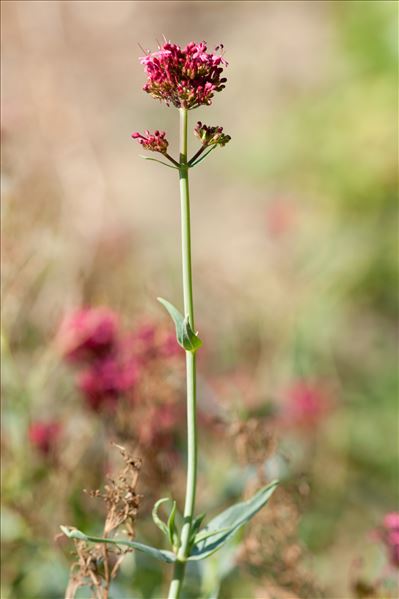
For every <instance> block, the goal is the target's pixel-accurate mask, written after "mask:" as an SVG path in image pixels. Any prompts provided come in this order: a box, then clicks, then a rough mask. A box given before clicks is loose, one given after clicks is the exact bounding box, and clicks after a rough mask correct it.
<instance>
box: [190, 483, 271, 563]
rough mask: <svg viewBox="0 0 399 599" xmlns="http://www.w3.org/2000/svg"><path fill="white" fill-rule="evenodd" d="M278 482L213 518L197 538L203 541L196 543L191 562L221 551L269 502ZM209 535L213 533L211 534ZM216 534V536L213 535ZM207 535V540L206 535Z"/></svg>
mask: <svg viewBox="0 0 399 599" xmlns="http://www.w3.org/2000/svg"><path fill="white" fill-rule="evenodd" d="M277 485H278V482H277V481H275V482H272V483H271V484H270V485H267V486H265V487H263V488H262V489H259V491H258V492H257V493H255V495H254V496H253V497H251V499H248V501H242V502H240V503H237V504H236V505H233V506H231V507H229V508H228V509H227V510H224V511H223V512H221V513H220V514H219V515H218V516H216V517H215V518H213V519H212V520H211V521H210V522H209V524H208V525H207V526H206V527H205V528H203V529H202V530H201V531H200V532H199V533H198V535H197V536H199V535H201V536H202V540H198V541H196V542H195V544H194V546H193V548H192V550H191V554H190V557H189V558H188V559H189V560H191V561H192V560H199V559H205V558H206V557H208V556H209V555H212V553H215V551H217V550H218V549H220V548H221V547H222V546H223V545H224V544H225V543H226V542H227V541H228V540H229V539H230V538H231V537H232V536H233V535H234V534H235V533H236V532H237V531H238V530H239V529H240V528H241V527H242V526H244V524H246V523H247V522H248V521H249V520H250V519H251V518H252V517H253V516H255V514H256V513H257V512H259V510H260V509H262V507H263V506H264V505H265V504H266V503H267V502H268V500H269V499H270V497H271V495H272V494H273V492H274V490H275V488H276V487H277ZM208 533H212V534H209V535H208ZM213 533H214V534H213ZM205 534H206V535H207V538H206V537H205V536H204V535H205Z"/></svg>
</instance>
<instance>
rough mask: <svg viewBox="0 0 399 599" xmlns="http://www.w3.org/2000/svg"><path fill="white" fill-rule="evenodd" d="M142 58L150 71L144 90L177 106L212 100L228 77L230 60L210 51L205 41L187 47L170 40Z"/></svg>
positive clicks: (200, 104)
mask: <svg viewBox="0 0 399 599" xmlns="http://www.w3.org/2000/svg"><path fill="white" fill-rule="evenodd" d="M217 50H218V48H216V50H215V52H216V51H217ZM140 62H141V63H142V64H143V65H144V69H145V72H146V74H147V82H146V84H145V85H144V87H143V89H144V91H145V92H147V93H148V94H150V95H151V96H152V97H153V98H156V99H158V100H161V101H164V102H165V103H166V104H167V105H168V106H169V105H170V104H173V106H176V108H187V109H193V108H197V107H198V106H202V105H204V104H206V105H209V104H211V103H212V98H213V96H214V93H215V92H220V91H222V90H223V89H224V87H225V85H224V84H225V83H226V81H227V80H226V78H224V77H222V76H221V75H222V73H223V68H224V66H227V62H226V61H225V60H224V59H223V58H222V56H220V55H219V54H211V53H209V52H207V46H206V44H205V42H201V43H195V42H190V43H189V44H188V45H187V46H186V47H185V48H181V47H180V46H178V45H177V44H172V43H170V42H166V43H165V44H163V46H159V47H158V51H156V52H148V54H146V55H145V56H143V57H142V58H140Z"/></svg>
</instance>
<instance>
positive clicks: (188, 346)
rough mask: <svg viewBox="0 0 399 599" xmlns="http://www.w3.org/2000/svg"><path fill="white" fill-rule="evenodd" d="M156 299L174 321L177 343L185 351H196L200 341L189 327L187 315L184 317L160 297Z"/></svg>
mask: <svg viewBox="0 0 399 599" xmlns="http://www.w3.org/2000/svg"><path fill="white" fill-rule="evenodd" d="M157 299H158V301H159V302H160V303H161V304H162V305H163V306H164V307H165V308H166V310H167V311H168V312H169V315H170V317H171V318H172V320H173V322H174V323H175V327H176V339H177V342H178V344H179V345H181V347H182V348H183V349H185V350H186V351H191V352H195V351H197V349H198V348H199V347H201V345H202V341H201V339H200V338H199V337H198V335H196V333H194V331H193V329H192V328H191V325H190V321H189V318H188V316H186V317H184V316H183V314H181V312H179V310H178V309H177V308H175V306H174V305H173V304H171V303H170V302H168V301H167V300H165V299H163V298H162V297H158V298H157Z"/></svg>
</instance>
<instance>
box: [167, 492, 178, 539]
mask: <svg viewBox="0 0 399 599" xmlns="http://www.w3.org/2000/svg"><path fill="white" fill-rule="evenodd" d="M175 518H176V501H174V502H173V505H172V509H171V512H170V515H169V518H168V526H167V528H168V536H169V541H170V544H171V545H172V547H173V548H174V549H175V548H176V549H178V548H179V545H180V540H179V535H178V532H177V529H176V524H175Z"/></svg>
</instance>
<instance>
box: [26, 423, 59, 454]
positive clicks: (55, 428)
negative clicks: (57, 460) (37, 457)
mask: <svg viewBox="0 0 399 599" xmlns="http://www.w3.org/2000/svg"><path fill="white" fill-rule="evenodd" d="M60 433H61V425H60V423H59V422H55V421H51V422H40V421H36V422H33V423H32V424H31V425H30V426H29V429H28V438H29V441H30V442H31V444H32V445H33V446H34V447H36V449H37V450H38V451H39V452H40V453H42V454H43V455H48V454H49V453H50V452H51V450H52V449H53V448H54V446H55V445H56V443H57V441H58V438H59V436H60Z"/></svg>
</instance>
